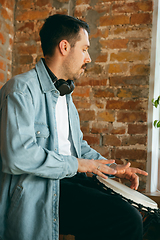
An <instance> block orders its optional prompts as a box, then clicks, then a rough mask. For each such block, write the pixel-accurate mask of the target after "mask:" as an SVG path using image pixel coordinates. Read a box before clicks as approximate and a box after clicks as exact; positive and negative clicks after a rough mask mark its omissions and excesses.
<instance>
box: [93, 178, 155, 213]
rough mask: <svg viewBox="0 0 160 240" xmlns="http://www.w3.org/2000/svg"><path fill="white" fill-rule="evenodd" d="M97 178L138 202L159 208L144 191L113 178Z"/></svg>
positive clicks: (145, 205)
mask: <svg viewBox="0 0 160 240" xmlns="http://www.w3.org/2000/svg"><path fill="white" fill-rule="evenodd" d="M97 179H98V180H99V181H100V182H101V183H103V184H104V185H105V186H106V187H108V188H110V189H112V190H113V191H115V192H116V193H118V194H120V195H122V196H123V197H125V198H127V199H130V200H132V201H133V202H136V203H137V204H141V205H143V206H144V207H149V208H152V209H158V205H157V203H156V202H154V201H153V200H151V199H150V198H149V197H146V196H145V195H143V194H142V193H140V192H137V191H136V190H133V189H131V188H129V187H127V186H126V185H124V184H122V183H120V182H117V181H115V180H113V179H111V178H107V179H104V178H102V177H100V176H97Z"/></svg>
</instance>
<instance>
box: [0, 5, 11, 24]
mask: <svg viewBox="0 0 160 240" xmlns="http://www.w3.org/2000/svg"><path fill="white" fill-rule="evenodd" d="M1 15H2V17H3V18H4V19H6V20H9V21H12V20H13V12H12V11H10V10H8V11H7V10H6V9H4V8H2V9H1Z"/></svg>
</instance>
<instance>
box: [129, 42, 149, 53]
mask: <svg viewBox="0 0 160 240" xmlns="http://www.w3.org/2000/svg"><path fill="white" fill-rule="evenodd" d="M128 46H129V49H131V50H132V49H134V50H136V49H139V50H142V49H150V48H151V39H132V40H130V41H129V44H128Z"/></svg>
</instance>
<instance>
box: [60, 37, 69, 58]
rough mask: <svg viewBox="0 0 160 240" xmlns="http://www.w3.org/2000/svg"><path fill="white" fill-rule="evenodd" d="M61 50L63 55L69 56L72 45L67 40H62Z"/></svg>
mask: <svg viewBox="0 0 160 240" xmlns="http://www.w3.org/2000/svg"><path fill="white" fill-rule="evenodd" d="M59 50H60V52H61V54H62V55H64V56H65V55H67V54H68V52H69V50H70V44H69V42H68V41H67V40H62V41H61V42H60V43H59Z"/></svg>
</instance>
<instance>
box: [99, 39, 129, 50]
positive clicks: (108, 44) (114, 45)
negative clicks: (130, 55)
mask: <svg viewBox="0 0 160 240" xmlns="http://www.w3.org/2000/svg"><path fill="white" fill-rule="evenodd" d="M100 43H101V45H102V48H107V49H108V48H109V49H120V48H127V44H128V39H109V40H100Z"/></svg>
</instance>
